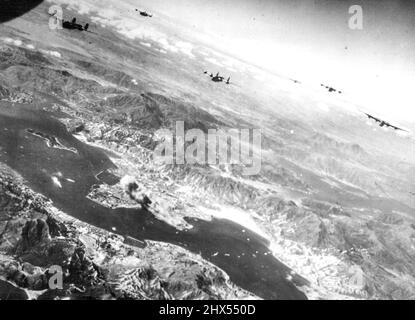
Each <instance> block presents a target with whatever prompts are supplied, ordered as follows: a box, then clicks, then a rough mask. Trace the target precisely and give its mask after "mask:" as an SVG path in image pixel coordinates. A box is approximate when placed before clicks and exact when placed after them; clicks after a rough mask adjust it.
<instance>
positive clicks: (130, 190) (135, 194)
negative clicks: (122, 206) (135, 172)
mask: <svg viewBox="0 0 415 320" xmlns="http://www.w3.org/2000/svg"><path fill="white" fill-rule="evenodd" d="M120 185H121V187H122V188H123V190H124V191H125V192H126V193H127V194H128V195H129V196H130V198H131V199H132V200H135V201H136V202H137V203H139V204H140V205H141V206H143V207H146V208H147V207H148V206H149V205H150V204H151V200H150V199H149V197H148V196H147V195H146V194H145V193H144V192H143V191H144V190H143V188H142V187H140V186H139V184H138V183H137V180H136V179H135V178H134V177H132V176H124V177H123V178H122V179H121V180H120Z"/></svg>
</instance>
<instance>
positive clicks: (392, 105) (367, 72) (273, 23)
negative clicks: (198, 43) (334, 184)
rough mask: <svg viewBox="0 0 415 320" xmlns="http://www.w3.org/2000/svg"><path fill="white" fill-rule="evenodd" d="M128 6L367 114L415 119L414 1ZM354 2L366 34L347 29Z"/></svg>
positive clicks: (158, 0)
mask: <svg viewBox="0 0 415 320" xmlns="http://www.w3.org/2000/svg"><path fill="white" fill-rule="evenodd" d="M127 2H129V3H131V4H134V5H136V6H140V5H141V6H143V7H147V8H152V9H153V10H157V11H160V12H161V13H163V14H166V15H168V16H169V17H172V18H174V19H175V20H177V21H179V22H181V23H184V24H186V25H187V26H190V27H193V28H194V29H195V30H198V31H201V32H203V33H205V34H207V35H209V36H210V39H211V41H212V43H213V44H214V45H216V46H218V47H220V48H221V49H222V50H224V51H226V52H228V53H231V54H233V55H235V56H237V57H239V58H242V59H244V60H246V61H248V62H251V63H253V64H255V65H259V66H261V67H263V68H265V69H267V70H269V71H271V72H274V73H277V74H280V75H285V76H287V77H297V78H298V79H299V80H301V81H305V82H308V83H311V84H319V83H325V84H328V85H331V86H334V87H336V88H338V89H339V90H343V91H345V92H346V93H349V94H350V95H351V96H353V97H355V98H356V99H357V101H356V103H358V104H362V105H364V106H365V107H367V108H368V109H371V110H373V111H375V112H378V113H380V114H385V115H388V116H392V117H393V118H396V119H398V120H403V119H405V120H408V119H410V120H412V121H415V115H414V113H413V112H412V109H411V108H412V107H413V105H414V103H415V97H414V94H413V93H412V92H411V87H410V84H411V83H413V82H414V81H415V59H414V58H413V57H414V56H415V41H413V39H412V38H411V37H412V35H413V34H414V31H415V20H414V19H413V18H412V17H413V16H415V3H413V2H410V1H395V2H393V1H387V0H381V1H373V0H364V1H339V0H336V1H326V0H316V1H305V0H298V1H288V0H280V1H270V0H242V1H237V2H236V1H234V0H224V1H217V0H212V1H202V0H191V1H190V0H178V1H175V2H174V4H173V3H171V2H170V3H169V2H166V1H163V0H151V1H148V0H144V1H140V2H137V1H133V0H127ZM355 4H357V5H361V6H362V8H363V30H351V29H349V27H348V20H349V18H350V17H351V14H349V7H350V6H351V5H355ZM398 112H399V113H401V114H399V113H398Z"/></svg>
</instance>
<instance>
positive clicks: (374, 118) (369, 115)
mask: <svg viewBox="0 0 415 320" xmlns="http://www.w3.org/2000/svg"><path fill="white" fill-rule="evenodd" d="M365 115H367V117H368V118H369V119H372V120H375V121H376V122H382V120H380V119H378V118H376V117H374V116H372V115H371V114H369V113H365Z"/></svg>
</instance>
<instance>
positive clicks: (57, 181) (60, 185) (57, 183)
mask: <svg viewBox="0 0 415 320" xmlns="http://www.w3.org/2000/svg"><path fill="white" fill-rule="evenodd" d="M52 181H53V183H54V184H55V185H56V186H57V187H59V188H62V184H61V182H60V181H59V179H58V178H57V177H55V176H52Z"/></svg>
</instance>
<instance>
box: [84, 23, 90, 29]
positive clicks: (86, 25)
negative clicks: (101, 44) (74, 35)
mask: <svg viewBox="0 0 415 320" xmlns="http://www.w3.org/2000/svg"><path fill="white" fill-rule="evenodd" d="M88 27H89V23H87V24H85V27H84V30H85V31H87V30H88Z"/></svg>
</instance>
